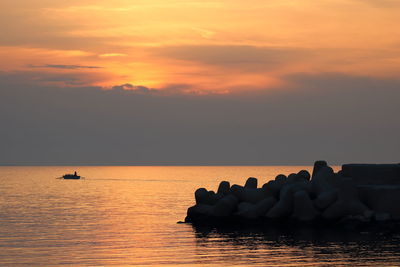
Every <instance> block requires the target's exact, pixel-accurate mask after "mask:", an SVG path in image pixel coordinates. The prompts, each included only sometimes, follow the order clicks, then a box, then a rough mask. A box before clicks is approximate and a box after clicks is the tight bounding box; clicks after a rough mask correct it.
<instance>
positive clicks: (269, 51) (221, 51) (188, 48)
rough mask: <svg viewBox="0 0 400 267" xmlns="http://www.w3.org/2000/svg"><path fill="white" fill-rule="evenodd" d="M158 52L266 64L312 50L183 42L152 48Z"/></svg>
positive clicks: (211, 61) (206, 60) (207, 61)
mask: <svg viewBox="0 0 400 267" xmlns="http://www.w3.org/2000/svg"><path fill="white" fill-rule="evenodd" d="M150 51H152V52H153V53H154V54H155V55H156V56H162V57H168V58H173V59H178V60H186V61H195V62H200V63H204V64H210V65H218V66H233V65H239V66H241V67H243V64H260V65H262V66H263V68H268V67H276V66H277V65H281V64H283V63H287V62H292V61H296V60H300V59H304V58H307V57H309V56H310V55H311V54H312V52H311V51H308V50H303V49H293V48H274V47H258V46H237V45H201V46H200V45H197V46H196V45H183V46H165V47H158V48H152V49H151V50H150Z"/></svg>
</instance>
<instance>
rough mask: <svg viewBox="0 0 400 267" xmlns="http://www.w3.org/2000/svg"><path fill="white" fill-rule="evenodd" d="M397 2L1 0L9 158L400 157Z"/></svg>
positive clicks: (234, 160) (2, 156) (1, 98)
mask: <svg viewBox="0 0 400 267" xmlns="http://www.w3.org/2000/svg"><path fill="white" fill-rule="evenodd" d="M398 14H400V1H397V0H374V1H370V0H363V1H362V0H322V1H311V0H302V1H289V0H280V1H272V0H262V1H261V0H249V1H239V0H229V1H228V0H220V1H207V0H204V1H189V0H186V1H185V0H170V1H152V0H146V1H145V0H129V1H128V0H113V1H104V0H96V1H92V0H79V1H77V0H69V1H54V0H13V1H11V0H2V1H1V2H0V33H1V35H0V59H1V60H0V112H1V114H0V123H1V125H2V127H1V131H0V164H45V165H46V164H117V165H118V164H123V165H130V164H134V165H141V164H146V165H148V164H167V165H168V164H174V165H177V164H189V165H197V164H246V165H249V164H263V165H264V164H283V165H286V164H312V162H313V161H314V160H319V159H326V160H328V161H330V162H332V163H333V164H341V163H347V162H399V161H400V160H399V158H400V157H399V156H400V152H399V151H400V141H399V138H398V137H399V136H400V119H399V118H398V114H399V113H400V108H399V106H400V105H399V102H400V87H399V86H400V78H399V77H400V76H399V74H400V35H399V34H398V29H399V27H400V16H398Z"/></svg>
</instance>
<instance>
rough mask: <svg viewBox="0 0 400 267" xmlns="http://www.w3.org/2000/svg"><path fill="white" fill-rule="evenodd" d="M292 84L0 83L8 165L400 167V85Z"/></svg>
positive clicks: (312, 79)
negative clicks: (166, 87) (221, 87)
mask: <svg viewBox="0 0 400 267" xmlns="http://www.w3.org/2000/svg"><path fill="white" fill-rule="evenodd" d="M287 78H288V79H291V80H293V81H296V84H297V87H294V88H291V89H290V90H275V91H267V92H265V91H264V92H259V93H237V94H231V95H224V96H221V95H213V94H210V95H203V96H194V95H184V94H180V93H177V92H176V91H175V93H169V94H159V93H158V91H157V90H155V89H150V88H146V87H141V86H134V85H130V84H124V85H120V86H116V87H114V88H112V90H104V89H103V88H100V87H75V88H61V87H55V86H38V85H29V86H27V85H26V84H15V83H12V82H10V81H7V80H6V79H0V88H1V90H0V122H1V125H2V126H3V127H2V131H0V144H1V146H0V147H1V149H0V163H1V164H123V165H124V164H127V165H142V164H167V165H168V164H194V165H196V164H300V165H301V164H310V163H311V162H312V161H313V160H316V159H326V160H328V161H330V162H331V163H332V164H340V163H343V162H397V161H398V159H399V157H400V139H399V138H398V136H399V135H400V124H399V120H398V114H399V113H400V108H399V105H398V99H400V90H399V89H398V88H400V81H398V80H377V79H374V78H369V77H356V76H345V75H341V74H334V73H330V74H320V75H306V74H297V75H292V76H291V77H287ZM177 88H179V86H178V87H177ZM127 89H128V90H127ZM171 92H172V91H171Z"/></svg>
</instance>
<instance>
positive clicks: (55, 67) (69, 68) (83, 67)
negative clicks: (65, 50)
mask: <svg viewBox="0 0 400 267" xmlns="http://www.w3.org/2000/svg"><path fill="white" fill-rule="evenodd" d="M29 67H31V68H50V69H66V70H77V69H102V68H103V67H99V66H82V65H62V64H45V65H29Z"/></svg>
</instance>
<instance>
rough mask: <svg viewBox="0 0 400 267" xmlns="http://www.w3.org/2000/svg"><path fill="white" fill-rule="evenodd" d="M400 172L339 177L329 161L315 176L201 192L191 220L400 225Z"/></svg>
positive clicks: (354, 167) (360, 168) (382, 167)
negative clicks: (395, 222) (399, 222)
mask: <svg viewBox="0 0 400 267" xmlns="http://www.w3.org/2000/svg"><path fill="white" fill-rule="evenodd" d="M399 170H400V165H399V164H346V165H343V167H342V170H341V171H339V172H338V173H335V172H334V171H333V169H332V168H331V167H329V166H328V164H327V163H326V162H325V161H317V162H315V164H314V168H313V172H312V174H310V173H309V172H308V171H306V170H301V171H299V172H298V173H292V174H289V175H288V176H285V175H283V174H280V175H278V176H276V178H275V179H274V180H271V181H269V182H267V183H265V184H264V185H263V186H262V187H261V188H258V180H257V178H254V177H250V178H248V179H247V181H246V183H245V185H244V186H241V185H236V184H235V185H232V186H231V185H230V183H229V182H227V181H223V182H221V183H220V185H219V187H218V190H217V193H215V192H214V191H208V190H207V189H205V188H199V189H197V190H196V192H195V200H196V205H194V206H193V207H190V208H189V209H188V212H187V216H186V218H185V221H186V222H190V223H195V224H201V223H207V224H209V223H218V222H222V223H229V222H235V221H240V222H243V221H258V222H262V223H268V222H269V221H277V220H284V221H298V222H314V221H318V222H321V221H344V220H346V219H349V218H350V219H355V220H359V221H362V222H373V221H376V222H381V221H387V220H400V205H398V204H397V203H399V202H400V176H399V175H400V171H399ZM384 184H385V185H384Z"/></svg>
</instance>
